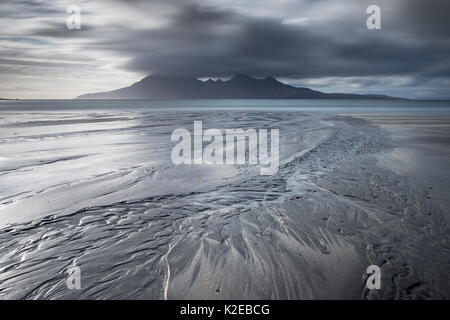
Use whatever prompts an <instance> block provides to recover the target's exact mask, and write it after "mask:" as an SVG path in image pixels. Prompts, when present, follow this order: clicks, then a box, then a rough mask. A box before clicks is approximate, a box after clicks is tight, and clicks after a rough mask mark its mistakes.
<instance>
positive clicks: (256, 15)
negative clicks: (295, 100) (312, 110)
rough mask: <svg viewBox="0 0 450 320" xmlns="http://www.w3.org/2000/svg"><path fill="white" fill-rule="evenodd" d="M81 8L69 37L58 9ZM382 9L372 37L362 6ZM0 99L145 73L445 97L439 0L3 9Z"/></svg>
mask: <svg viewBox="0 0 450 320" xmlns="http://www.w3.org/2000/svg"><path fill="white" fill-rule="evenodd" d="M70 4H77V5H79V6H80V8H81V10H82V30H68V29H67V28H66V19H67V17H68V14H67V13H66V8H67V6H68V5H70ZM370 4H377V5H379V6H380V7H381V14H382V16H381V18H382V19H381V21H382V22H381V24H382V29H381V30H368V29H367V27H366V19H367V17H368V15H367V14H366V8H367V7H368V6H369V5H370ZM0 8H1V10H0V28H1V30H2V32H1V35H0V43H1V46H0V97H7V98H16V97H17V98H72V97H74V96H77V95H80V94H83V93H87V92H96V91H105V90H112V89H116V88H120V87H123V86H127V85H130V84H131V83H133V82H135V81H137V80H139V79H140V78H142V77H144V76H146V75H148V74H151V73H161V74H171V75H172V74H173V75H185V76H196V77H202V78H207V77H214V78H217V77H223V78H226V77H230V76H232V75H233V74H236V73H247V74H250V75H254V76H257V77H263V76H275V77H277V78H279V79H281V80H283V81H285V82H288V83H291V84H294V85H298V86H307V87H311V88H314V89H318V90H322V91H326V92H335V91H340V92H358V93H384V94H390V95H397V96H406V97H411V98H450V89H449V88H450V1H448V0H431V1H424V0H395V1H392V0H377V1H373V0H370V1H366V0H270V1H269V0H151V1H143V0H141V1H140V0H133V1H125V0H123V1H120V0H113V1H111V0H95V1H93V0H92V1H86V0H83V1H81V0H78V1H76V0H69V1H63V0H57V1H50V0H49V1H43V0H14V1H13V0H2V1H1V4H0Z"/></svg>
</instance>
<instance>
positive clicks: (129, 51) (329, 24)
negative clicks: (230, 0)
mask: <svg viewBox="0 0 450 320" xmlns="http://www.w3.org/2000/svg"><path fill="white" fill-rule="evenodd" d="M435 1H436V3H438V8H441V9H442V7H443V6H445V4H444V3H443V1H441V0H435ZM325 2H326V1H325ZM432 2H433V1H432ZM140 5H141V7H140V8H141V10H145V5H144V6H143V4H142V3H141V4H140ZM430 7H432V5H431V4H430V3H429V4H428V5H427V6H424V5H422V2H421V1H411V6H410V7H403V8H402V7H397V8H395V9H394V10H391V11H389V10H387V11H386V12H382V13H383V15H382V18H383V21H386V23H385V25H386V26H385V27H384V29H383V30H378V31H372V30H368V29H366V28H365V19H366V18H367V15H366V14H365V8H366V6H365V5H364V4H363V5H361V6H360V7H359V9H360V10H355V9H353V10H354V13H355V14H354V19H353V20H352V19H350V20H348V21H347V22H345V21H344V22H343V20H344V18H345V17H330V18H329V19H328V20H325V21H324V22H322V23H321V24H319V25H311V26H298V25H290V24H283V23H282V22H281V21H280V20H279V19H276V18H272V17H252V16H247V15H244V14H242V13H236V12H234V11H231V10H229V9H222V8H217V7H205V6H201V5H199V4H196V3H186V2H184V3H180V2H177V5H176V6H174V9H175V13H173V14H172V15H171V17H170V22H169V23H168V24H167V25H165V26H163V27H161V28H158V29H155V30H130V31H129V32H128V31H127V30H118V32H117V34H116V36H113V37H112V38H111V37H107V38H104V39H102V40H100V41H99V43H98V44H97V45H98V47H99V48H102V49H111V50H114V51H119V52H121V53H122V54H126V55H128V56H130V57H132V59H131V60H130V62H129V63H127V64H126V65H125V66H124V67H125V68H127V69H129V70H133V71H139V72H143V71H144V72H147V73H152V72H156V73H163V74H178V75H189V76H198V77H205V76H216V77H217V76H229V75H232V74H235V73H238V72H241V73H242V72H243V73H249V74H253V75H256V76H266V75H274V76H282V77H292V78H305V77H322V76H371V75H374V76H375V75H392V74H397V75H424V76H425V75H426V76H428V77H433V76H440V77H442V76H445V77H447V76H450V73H449V72H448V70H447V69H448V68H444V69H442V68H437V67H434V65H435V64H438V65H441V64H442V62H443V61H446V60H447V61H448V59H449V52H450V51H449V44H448V41H446V42H442V41H441V40H439V38H440V37H441V36H444V35H445V34H446V32H448V29H446V30H441V29H439V28H438V30H436V31H437V32H436V33H435V34H433V35H432V36H431V37H430V36H427V37H426V39H421V36H420V33H418V32H416V30H415V29H414V28H411V26H410V25H409V24H410V23H411V17H412V14H411V12H416V10H419V9H420V10H421V12H420V13H416V16H415V18H414V20H415V21H416V22H417V20H419V21H420V23H418V24H417V25H418V26H421V29H420V30H422V31H423V30H433V28H436V26H435V24H434V21H433V19H432V17H433V15H434V14H436V12H437V11H438V9H436V8H433V9H432V10H428V11H427V9H429V8H430ZM447 7H448V5H447ZM382 8H383V6H382ZM402 12H404V13H405V14H406V15H407V18H404V16H403V14H402ZM437 19H438V22H437V25H447V24H448V19H444V17H443V16H442V14H438V15H437ZM344 23H345V24H344ZM396 24H397V25H396ZM413 25H414V26H416V24H413ZM399 30H400V31H401V32H400V33H399ZM408 31H411V32H408ZM438 31H439V32H438ZM405 40H408V41H409V43H405ZM433 40H434V42H435V45H434V46H435V47H429V46H427V45H421V43H424V44H425V43H430V42H431V41H433ZM439 41H441V42H439ZM436 43H438V44H436ZM124 44H126V45H124ZM94 46H95V45H94Z"/></svg>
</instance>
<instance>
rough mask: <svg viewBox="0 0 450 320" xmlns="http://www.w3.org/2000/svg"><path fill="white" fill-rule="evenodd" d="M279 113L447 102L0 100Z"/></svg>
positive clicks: (5, 103) (2, 107)
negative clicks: (272, 111)
mask: <svg viewBox="0 0 450 320" xmlns="http://www.w3.org/2000/svg"><path fill="white" fill-rule="evenodd" d="M108 109H112V110H117V109H149V110H168V109H170V110H185V109H188V110H191V111H192V110H197V109H199V110H204V109H212V110H236V109H240V110H255V109H257V110H273V109H276V110H280V111H295V110H298V111H336V110H337V109H338V110H339V111H341V112H381V111H383V112H405V111H406V112H414V113H416V112H418V113H422V112H444V113H448V112H450V101H409V100H392V101H391V100H2V101H0V111H34V110H36V111H37V110H108Z"/></svg>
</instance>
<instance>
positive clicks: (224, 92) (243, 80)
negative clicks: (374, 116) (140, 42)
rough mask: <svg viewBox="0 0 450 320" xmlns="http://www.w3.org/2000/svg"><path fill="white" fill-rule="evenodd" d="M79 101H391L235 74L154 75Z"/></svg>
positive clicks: (274, 79) (382, 97)
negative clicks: (226, 76) (205, 76)
mask: <svg viewBox="0 0 450 320" xmlns="http://www.w3.org/2000/svg"><path fill="white" fill-rule="evenodd" d="M79 98H80V99H390V97H387V96H374V95H355V94H340V93H323V92H320V91H315V90H311V89H308V88H297V87H293V86H290V85H288V84H284V83H282V82H280V81H278V80H277V79H276V78H274V77H265V78H253V77H251V76H249V75H247V74H242V73H240V74H236V75H235V76H234V77H232V78H231V79H230V80H227V81H222V80H221V79H218V80H217V81H214V80H213V79H209V80H207V81H201V80H199V79H197V78H195V77H186V76H173V75H163V74H157V73H153V74H151V75H149V76H147V77H145V78H143V79H142V80H141V81H139V82H136V83H134V84H132V85H131V86H129V87H126V88H121V89H117V90H113V91H110V92H99V93H92V94H86V95H82V96H80V97H79Z"/></svg>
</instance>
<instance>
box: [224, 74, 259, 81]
mask: <svg viewBox="0 0 450 320" xmlns="http://www.w3.org/2000/svg"><path fill="white" fill-rule="evenodd" d="M254 79H255V78H253V77H251V76H249V75H248V74H244V73H238V74H236V75H235V76H234V77H232V78H231V79H230V80H254Z"/></svg>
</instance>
